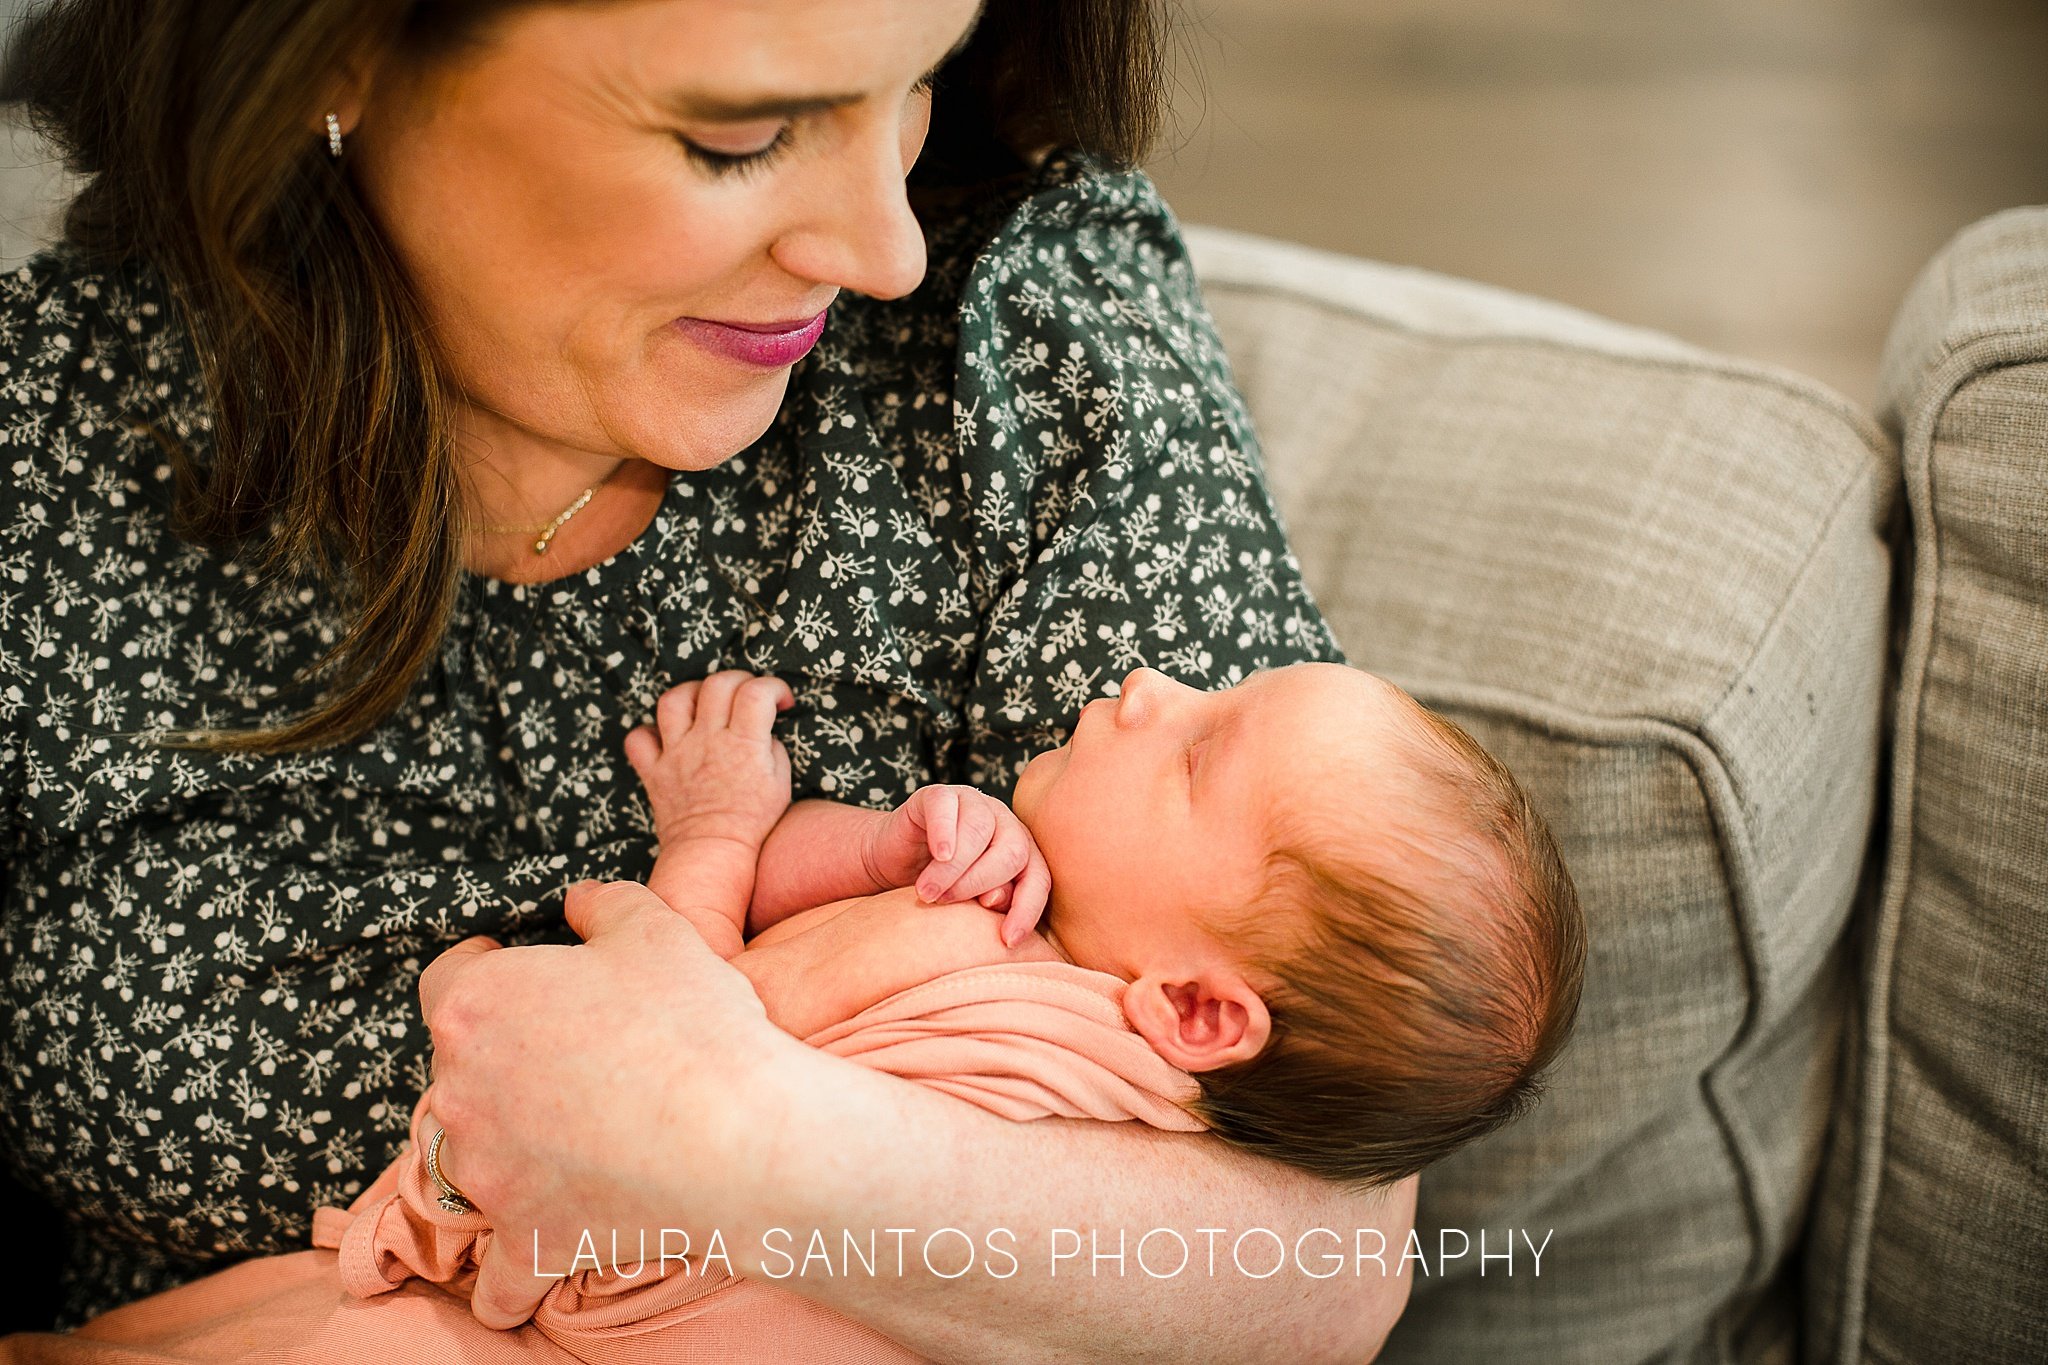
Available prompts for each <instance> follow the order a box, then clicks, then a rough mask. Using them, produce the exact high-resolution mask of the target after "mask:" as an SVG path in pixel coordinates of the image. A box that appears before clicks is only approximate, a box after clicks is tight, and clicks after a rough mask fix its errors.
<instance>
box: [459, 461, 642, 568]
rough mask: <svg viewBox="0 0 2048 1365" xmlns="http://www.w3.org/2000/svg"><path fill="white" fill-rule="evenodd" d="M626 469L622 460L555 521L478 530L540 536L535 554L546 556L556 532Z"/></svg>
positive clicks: (565, 509)
mask: <svg viewBox="0 0 2048 1365" xmlns="http://www.w3.org/2000/svg"><path fill="white" fill-rule="evenodd" d="M625 467H626V462H625V461H624V460H620V461H619V462H618V463H617V464H615V465H613V466H612V472H611V473H609V474H607V475H605V476H604V477H603V478H601V479H599V480H598V481H597V482H596V483H594V484H592V485H590V487H588V488H586V489H584V490H583V491H582V492H581V493H579V494H577V495H576V501H574V502H572V503H570V504H569V505H568V506H567V507H566V508H564V509H562V511H561V513H560V514H559V515H558V516H556V517H555V519H554V520H553V521H544V522H542V523H541V524H540V525H538V526H482V527H479V528H478V529H479V530H481V531H483V532H484V533H485V534H487V535H523V536H530V535H535V534H538V535H539V536H540V539H539V540H536V541H535V542H533V552H534V553H535V554H537V555H544V554H546V553H547V552H548V545H549V543H550V542H552V541H553V540H554V538H555V532H557V531H559V530H561V529H562V527H563V526H564V525H565V524H566V523H567V522H568V520H569V518H571V517H573V516H575V515H576V514H577V513H578V512H581V511H582V510H583V509H584V508H585V507H587V506H588V505H589V504H590V500H591V499H592V498H594V497H596V496H597V490H598V489H600V488H602V487H604V486H605V485H606V484H608V483H610V482H611V481H612V480H613V479H614V478H616V477H617V476H618V473H619V471H620V470H621V469H624V468H625Z"/></svg>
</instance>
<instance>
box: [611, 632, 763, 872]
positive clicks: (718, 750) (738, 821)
mask: <svg viewBox="0 0 2048 1365" xmlns="http://www.w3.org/2000/svg"><path fill="white" fill-rule="evenodd" d="M795 704H796V698H795V697H793V696H792V695H791V694H790V690H789V684H787V683H785V682H783V681H782V679H780V678H774V677H757V676H755V675H753V674H750V673H746V672H742V671H740V670H738V669H728V670H726V671H725V672H723V673H714V674H712V675H711V676H710V677H708V678H705V679H704V680H703V681H701V682H686V683H683V684H681V685H680V686H677V687H671V688H670V689H669V690H668V691H666V692H664V693H662V694H661V700H660V701H658V702H656V703H655V707H654V718H655V722H656V723H655V724H654V725H641V726H638V727H636V728H635V729H634V730H633V731H632V733H630V734H628V735H627V736H626V761H627V762H629V763H631V764H632V765H633V771H634V772H636V773H638V774H640V782H641V785H643V786H644V787H646V789H647V801H648V804H649V805H650V806H652V807H653V810H654V832H655V835H656V837H658V838H659V839H660V840H661V845H662V847H663V848H664V849H666V848H669V847H671V846H673V845H674V844H675V843H676V842H678V841H680V840H683V839H696V838H715V839H730V840H733V841H735V842H738V843H741V844H745V845H747V846H749V847H751V848H753V849H755V850H756V851H758V850H759V849H760V847H761V843H762V841H763V840H765V839H766V838H767V837H768V831H769V830H771V829H773V828H775V822H776V821H777V820H779V819H781V818H782V813H783V812H784V811H785V810H787V809H789V753H788V751H787V750H785V749H784V748H783V747H782V741H781V740H779V739H776V738H774V736H773V735H771V734H770V733H769V732H770V730H771V729H773V727H774V725H775V716H776V713H777V712H780V711H786V710H788V709H789V708H790V707H791V706H794V705H795Z"/></svg>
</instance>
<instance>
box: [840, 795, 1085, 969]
mask: <svg viewBox="0 0 2048 1365" xmlns="http://www.w3.org/2000/svg"><path fill="white" fill-rule="evenodd" d="M869 861H870V865H871V866H872V867H873V869H874V871H875V873H876V875H877V876H878V877H879V879H880V880H881V881H882V883H883V884H884V885H886V886H909V885H910V884H911V883H912V882H913V881H914V882H915V883H916V884H917V894H918V896H919V897H920V898H922V899H924V900H927V901H930V902H932V903H933V904H940V903H944V902H950V901H978V902H980V903H981V904H982V905H984V906H986V907H987V908H988V909H990V910H1003V911H1006V914H1005V917H1004V921H1003V941H1004V942H1005V943H1008V944H1011V945H1012V946H1014V945H1015V944H1017V943H1018V942H1020V941H1022V939H1023V938H1024V936H1025V935H1026V934H1028V933H1030V932H1031V930H1032V928H1033V926H1035V925H1036V924H1037V923H1038V917H1039V916H1040V915H1041V914H1042V913H1043V912H1044V910H1045V904H1046V900H1047V898H1048V897H1049V896H1050V895H1051V892H1052V874H1051V872H1050V871H1048V870H1047V868H1046V865H1045V855H1043V854H1042V853H1040V852H1039V851H1038V843H1037V841H1036V840H1034V839H1033V838H1032V837H1031V831H1030V830H1028V829H1026V828H1025V827H1024V822H1023V821H1021V820H1019V819H1018V818H1017V815H1016V812H1015V811H1012V810H1011V809H1010V808H1009V807H1008V806H1007V805H1005V804H1004V803H1003V802H1002V801H1001V800H999V799H998V798H996V797H993V796H990V795H989V794H988V793H986V792H983V791H981V790H979V789H977V788H974V787H963V786H945V785H937V786H929V787H920V788H918V789H917V790H916V791H915V792H913V793H911V796H910V799H909V800H907V801H905V802H904V803H903V804H902V805H900V806H898V807H897V808H896V809H895V810H893V811H891V812H890V813H889V815H888V817H887V818H886V819H885V820H884V821H882V822H881V823H880V824H879V825H877V826H876V827H875V836H874V848H873V850H872V852H871V854H870V859H869Z"/></svg>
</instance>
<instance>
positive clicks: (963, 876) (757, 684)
mask: <svg viewBox="0 0 2048 1365" xmlns="http://www.w3.org/2000/svg"><path fill="white" fill-rule="evenodd" d="M790 704H791V697H790V693H789V690H788V688H787V686H786V685H784V684H783V683H782V682H781V681H780V680H778V679H775V678H766V677H748V676H746V675H743V674H737V673H724V674H718V675H714V676H713V677H712V678H709V679H706V680H704V681H703V682H701V683H694V682H693V683H686V684H684V685H682V686H681V687H678V688H675V689H672V690H671V691H670V692H669V693H667V694H665V695H664V696H663V698H662V700H661V703H660V705H659V707H658V709H657V723H656V724H654V725H650V726H643V727H641V728H640V729H638V730H636V731H635V732H634V733H633V734H632V735H631V736H629V737H628V740H627V746H626V752H627V756H628V759H629V760H630V761H631V762H632V764H633V766H634V769H635V771H636V772H638V773H639V774H640V777H641V779H642V782H643V784H644V785H645V787H646V789H647V794H648V797H649V801H650V803H651V806H652V809H653V813H654V819H655V826H656V832H657V835H658V836H659V837H660V839H661V851H660V855H659V857H658V858H657V861H656V865H655V870H654V872H653V874H652V875H651V876H650V877H649V879H648V885H649V886H650V887H651V888H652V889H653V890H654V891H655V892H656V893H657V894H659V895H661V896H662V897H663V898H664V899H665V900H667V901H668V902H669V903H670V904H671V905H672V906H674V907H675V908H676V909H677V910H678V911H680V912H681V913H683V914H684V915H686V916H687V917H689V918H690V920H691V921H692V923H693V924H694V925H695V926H696V927H697V929H698V930H699V931H700V932H701V933H702V934H703V935H704V937H705V939H706V940H707V942H709V943H710V944H711V946H712V947H713V948H714V949H715V950H716V951H718V952H719V953H720V955H721V956H724V957H727V958H729V959H730V960H732V962H733V964H734V965H735V966H736V967H737V968H739V969H740V970H741V971H742V972H744V973H746V974H747V975H748V976H749V977H750V979H752V980H753V981H754V982H755V985H756V987H757V989H758V990H760V992H761V995H762V999H763V1001H764V1003H765V1004H766V1005H767V1007H768V1009H769V1013H770V1017H771V1018H773V1019H774V1020H775V1022H776V1023H777V1024H779V1025H781V1026H782V1027H783V1028H785V1029H786V1030H788V1031H789V1032H791V1033H793V1034H795V1035H796V1036H798V1037H804V1036H807V1035H808V1033H809V1032H810V1031H811V1030H812V1029H813V1028H814V1027H816V1026H820V1025H822V1024H825V1023H829V1022H831V1021H834V1020H838V1019H843V1018H846V1017H849V1016H850V1015H851V1014H853V1013H854V1012H856V1011H857V1010H859V1009H861V1008H864V1007H865V1006H867V1005H869V1004H872V1003H874V1002H876V1001H880V1000H882V999H885V998H887V997H888V996H890V995H892V994H894V993H895V992H896V991H899V990H903V989H906V988H908V987H910V986H913V985H917V984H919V983H921V982H923V981H926V980H929V979H931V978H932V977H935V976H938V975H941V974H943V973H945V972H948V971H954V970H959V969H961V968H965V967H971V966H980V965H985V964H990V963H998V962H1007V961H1048V960H1064V961H1068V962H1073V963H1077V964H1079V965H1081V966H1084V967H1088V968H1092V969H1094V970H1097V971H1101V972H1107V973H1111V974H1113V975H1115V976H1117V977H1120V978H1122V979H1123V980H1125V981H1126V982H1128V983H1129V984H1128V986H1127V987H1126V988H1125V990H1124V993H1123V998H1122V999H1123V1011H1124V1015H1125V1018H1126V1020H1127V1021H1128V1023H1129V1025H1130V1027H1131V1028H1132V1029H1133V1030H1135V1031H1136V1032H1137V1033H1138V1034H1140V1035H1141V1036H1143V1037H1144V1039H1145V1040H1146V1042H1147V1043H1149V1044H1150V1045H1151V1047H1152V1048H1153V1050H1154V1051H1156V1052H1157V1053H1158V1054H1159V1055H1160V1056H1162V1057H1163V1058H1165V1059H1166V1060H1167V1061H1169V1062H1171V1063H1172V1064H1173V1065H1175V1066H1176V1067H1179V1068H1180V1069H1181V1070H1183V1071H1186V1072H1189V1073H1191V1074H1193V1075H1194V1076H1195V1077H1196V1079H1197V1081H1198V1082H1199V1084H1200V1087H1201V1093H1200V1096H1199V1098H1197V1099H1195V1100H1194V1101H1192V1102H1191V1103H1190V1104H1189V1106H1188V1109H1189V1111H1190V1112H1191V1113H1193V1114H1194V1115H1195V1116H1196V1117H1197V1118H1199V1119H1200V1120H1202V1122H1204V1123H1205V1124H1206V1125H1207V1126H1209V1127H1210V1128H1211V1129H1212V1130H1214V1131H1215V1132H1216V1133H1217V1134H1219V1135H1220V1136H1222V1137H1224V1138H1226V1139H1228V1140H1230V1141H1233V1142H1235V1143H1238V1144H1239V1145H1241V1146H1243V1147H1246V1148H1248V1149H1250V1150H1253V1151H1256V1152H1259V1153H1261V1154H1264V1155H1267V1156H1270V1157H1273V1158H1276V1159H1278V1160H1282V1161H1286V1162H1289V1163H1291V1164H1293V1165H1295V1166H1298V1167H1301V1168H1304V1169H1306V1170H1309V1171H1312V1172H1314V1173H1316V1174H1319V1175H1322V1176H1324V1177H1327V1178H1330V1179H1334V1180H1339V1181H1344V1182H1347V1183H1353V1184H1358V1185H1377V1184H1383V1183H1386V1182H1390V1181H1394V1180H1398V1179H1400V1178H1402V1177H1403V1176H1406V1175H1409V1174H1411V1173H1413V1172H1416V1171H1419V1170H1421V1169H1422V1168H1423V1167H1425V1166H1427V1165H1429V1164H1430V1163H1431V1162H1433V1161H1435V1160H1437V1159H1438V1158H1440V1157H1442V1156H1445V1155H1447V1154H1448V1153H1449V1152H1451V1151H1453V1150H1455V1149H1456V1148H1457V1147H1459V1146H1461V1145H1463V1144H1464V1143H1466V1142H1469V1141H1471V1140H1473V1139H1474V1138H1477V1137H1479V1136H1481V1135H1483V1134H1485V1133H1487V1132H1489V1131H1491V1130H1492V1129H1494V1128H1496V1127H1498V1126H1499V1125H1501V1124H1503V1123H1505V1122H1507V1121H1508V1120H1510V1119H1512V1118H1514V1117H1516V1116H1517V1115H1518V1114H1519V1113H1521V1112H1522V1111H1523V1110H1525V1109H1526V1108H1527V1107H1528V1106H1529V1105H1530V1104H1531V1103H1532V1102H1533V1100H1534V1097H1535V1095H1536V1093H1537V1090H1538V1086H1539V1077H1540V1074H1541V1073H1542V1071H1543V1070H1544V1068H1545V1067H1547V1066H1548V1065H1549V1063H1550V1062H1551V1060H1552V1059H1553V1058H1554V1057H1555V1056H1556V1055H1557V1053H1558V1051H1559V1049H1560V1048H1561V1047H1562V1046H1563V1043H1564V1041H1565V1038H1566V1036H1567V1035H1568V1033H1569V1032H1570V1028H1571V1024H1572V1020H1573V1017H1574V1015H1575V1013H1576V1011H1577V1007H1578V1000H1579V985H1580V977H1581V972H1582V968H1583V962H1584V955H1585V946H1584V943H1585V938H1584V925H1583V922H1582V920H1581V918H1580V914H1579V906H1578V899H1577V896H1576V893H1575V892H1574V890H1573V887H1572V882H1571V879H1570V877H1569V875H1568V874H1567V873H1566V871H1565V868H1564V866H1563V863H1562V861H1561V860H1560V858H1559V856H1558V853H1557V849H1556V847H1555V845H1554V844H1553V842H1552V840H1551V837H1550V834H1549V831H1548V830H1547V828H1546V827H1545V825H1544V823H1543V820H1542V819H1541V817H1540V816H1538V815H1537V813H1536V811H1535V810H1534V809H1533V807H1532V806H1531V805H1530V803H1529V801H1528V798H1527V797H1526V795H1525V794H1524V793H1523V792H1522V790H1521V788H1520V787H1519V786H1518V785H1517V784H1516V783H1515V781H1514V779H1513V778H1512V777H1511V776H1510V775H1509V773H1508V772H1507V770H1506V769H1505V768H1504V767H1502V766H1501V764H1500V763H1498V762H1497V761H1496V760H1494V759H1493V758H1492V757H1491V756H1490V755H1488V754H1487V753H1486V752H1485V751H1484V750H1483V749H1481V748H1480V747H1479V745H1478V744H1476V743H1475V742H1474V741H1473V740H1472V739H1471V737H1470V736H1468V735H1467V734H1466V733H1465V732H1464V731H1463V730H1461V729H1459V728H1458V727H1457V726H1455V725H1453V724H1452V723H1450V722H1449V721H1447V720H1444V719H1442V718H1441V717H1439V716H1436V715H1434V714H1433V713H1431V712H1430V711H1428V710H1427V709H1425V708H1424V707H1422V706H1421V705H1420V704H1418V703H1417V702H1415V701H1414V700H1413V699H1412V698H1410V697H1409V696H1408V695H1407V694H1405V693H1404V692H1402V691H1401V690H1400V689H1399V688H1397V687H1395V686H1393V685H1392V684H1390V683H1388V682H1386V681H1384V680H1383V679H1380V678H1378V677H1376V676H1374V675H1372V674H1370V673H1366V672H1363V671H1361V670H1359V669H1355V668H1350V667H1346V666H1344V665H1340V664H1323V663H1310V664H1299V665H1295V666H1293V667H1289V668H1283V669H1278V670H1274V671H1270V672H1265V673H1260V674H1257V675H1255V676H1253V677H1252V678H1250V679H1249V680H1247V681H1246V682H1244V683H1241V684H1239V685H1238V686H1236V687H1234V688H1231V689H1228V690H1227V691H1222V692H1215V693H1207V692H1201V691H1198V690H1196V689H1194V688H1190V687H1186V686H1183V685H1182V684H1179V683H1176V682H1174V681H1172V680H1171V679H1169V678H1168V677H1166V676H1165V675H1164V674H1162V673H1159V672H1157V671H1155V670H1152V669H1149V668H1140V669H1138V670H1136V671H1134V672H1133V673H1131V674H1130V675H1129V676H1128V677H1127V678H1125V680H1124V683H1123V687H1122V691H1121V695H1119V696H1118V697H1116V698H1114V699H1109V698H1104V699H1100V700H1097V701H1093V702H1090V703H1088V704H1087V705H1086V706H1084V707H1083V708H1082V709H1081V712H1080V715H1079V717H1078V718H1077V719H1076V721H1075V724H1074V727H1073V733H1072V738H1071V739H1070V740H1069V741H1068V742H1067V743H1066V744H1064V745H1061V746H1060V747H1059V748H1057V749H1052V750H1049V751H1047V752H1045V753H1042V754H1039V755H1038V756H1036V757H1035V758H1033V759H1032V760H1031V762H1030V763H1029V764H1028V765H1026V767H1025V768H1024V770H1023V773H1022V775H1021V776H1020V777H1019V779H1018V781H1017V785H1016V790H1015V792H1014V794H1013V802H1014V809H1012V808H1010V807H1005V806H1003V804H1002V803H1001V802H1000V801H997V800H996V799H995V798H993V797H989V796H987V795H986V794H983V793H980V792H976V791H975V790H974V789H972V788H963V787H925V788H921V789H920V790H919V791H918V792H917V793H916V794H914V795H913V796H912V797H911V798H910V800H909V801H906V802H905V803H904V805H903V806H902V807H899V808H898V809H897V810H895V811H891V812H874V811H863V810H858V809H856V808H853V807H846V806H839V805H835V804H833V803H829V802H815V801H807V802H802V803H799V804H797V805H796V806H790V805H789V770H788V760H787V756H786V755H785V754H784V753H783V751H782V747H781V745H780V743H779V742H777V741H776V740H775V739H774V738H773V736H772V733H771V732H772V727H773V721H774V716H775V714H776V712H777V711H779V710H781V709H784V708H786V707H787V706H788V705H790ZM764 845H765V847H766V850H767V852H766V853H765V854H764V852H763V850H764ZM757 860H758V867H759V868H760V869H761V871H762V873H763V877H762V881H763V883H764V885H762V886H761V887H759V888H757V886H756V870H757ZM773 869H780V870H781V871H780V873H779V874H778V875H777V876H776V877H775V884H774V885H773V886H769V885H766V884H765V883H767V882H768V881H769V880H770V874H771V871H772V870H773ZM792 869H803V871H801V872H794V871H792ZM795 877H804V878H809V879H810V880H809V883H808V884H809V885H810V886H811V887H814V888H815V887H826V888H833V889H834V890H835V892H836V894H837V895H838V896H839V898H838V899H835V900H832V901H831V902H830V903H828V904H823V905H815V906H813V907H812V908H805V909H801V910H798V909H796V908H795V906H796V905H797V904H798V903H801V902H803V901H805V899H806V898H805V896H804V895H803V894H802V893H801V889H800V887H801V883H799V882H798V881H794V880H792V878H795ZM1048 882H1049V899H1048V887H1047V883H1048ZM913 884H915V888H916V889H914V888H913ZM883 888H893V889H886V890H885V889H883ZM847 889H852V890H859V891H864V892H866V893H867V894H862V895H854V896H848V895H847V894H846V890H847ZM920 890H921V892H922V895H921V894H920ZM821 898H822V897H820V896H816V895H813V896H810V897H809V899H810V900H811V901H815V900H817V899H821ZM937 900H943V901H945V902H946V903H944V904H932V903H929V902H931V901H937ZM1041 906H1043V907H1044V919H1045V924H1044V930H1043V932H1042V933H1039V932H1027V931H1028V930H1029V929H1030V926H1031V924H1032V922H1033V921H1034V920H1035V919H1036V918H1037V916H1038V913H1039V909H1040V907H1041ZM991 907H994V908H1001V909H1003V910H1004V911H1005V915H1004V916H999V915H997V914H995V913H992V909H991ZM750 924H751V926H752V927H753V928H754V929H755V930H756V931H757V932H756V933H755V935H754V937H753V938H752V939H751V941H748V942H746V944H745V947H744V951H742V940H743V937H744V931H745V929H746V928H747V927H748V926H749V925H750ZM818 935H823V936H825V937H824V938H823V939H820V938H818V937H816V936H818ZM799 938H801V939H802V940H803V942H802V943H801V944H798V943H797V942H796V940H798V939H799ZM1012 939H1014V940H1015V941H1014V942H1012V941H1010V940H1012ZM824 962H829V963H830V964H831V969H830V971H829V972H821V971H817V970H815V968H816V966H817V964H819V963H824Z"/></svg>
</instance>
